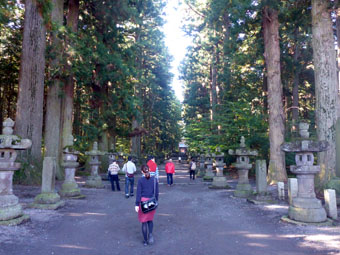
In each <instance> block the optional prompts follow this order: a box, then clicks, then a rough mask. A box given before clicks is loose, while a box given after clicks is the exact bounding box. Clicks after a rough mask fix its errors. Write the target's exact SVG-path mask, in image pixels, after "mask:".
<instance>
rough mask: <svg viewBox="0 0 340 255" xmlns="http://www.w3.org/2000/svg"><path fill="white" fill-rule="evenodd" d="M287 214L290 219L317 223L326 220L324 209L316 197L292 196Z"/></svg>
mask: <svg viewBox="0 0 340 255" xmlns="http://www.w3.org/2000/svg"><path fill="white" fill-rule="evenodd" d="M288 216H289V218H290V219H292V220H296V221H301V222H307V223H319V222H324V221H326V220H327V214H326V210H325V209H324V208H323V207H322V204H321V201H320V200H318V199H316V198H294V199H293V202H292V205H291V206H289V210H288Z"/></svg>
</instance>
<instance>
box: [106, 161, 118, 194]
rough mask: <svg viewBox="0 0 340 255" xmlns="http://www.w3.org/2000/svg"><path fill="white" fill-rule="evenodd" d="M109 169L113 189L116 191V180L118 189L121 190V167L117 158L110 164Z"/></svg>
mask: <svg viewBox="0 0 340 255" xmlns="http://www.w3.org/2000/svg"><path fill="white" fill-rule="evenodd" d="M108 171H109V178H110V182H111V189H112V191H115V185H114V182H115V183H116V186H117V190H118V191H120V187H119V178H118V172H119V171H120V167H119V165H118V164H117V160H113V162H112V163H111V164H110V165H109V169H108Z"/></svg>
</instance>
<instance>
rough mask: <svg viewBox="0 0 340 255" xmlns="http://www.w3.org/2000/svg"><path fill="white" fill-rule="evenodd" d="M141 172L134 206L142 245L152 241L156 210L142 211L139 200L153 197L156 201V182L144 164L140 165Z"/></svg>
mask: <svg viewBox="0 0 340 255" xmlns="http://www.w3.org/2000/svg"><path fill="white" fill-rule="evenodd" d="M142 174H143V175H144V177H145V178H140V179H139V180H138V185H137V193H136V206H135V210H136V212H137V213H138V220H139V222H141V223H142V233H143V237H144V246H147V245H148V244H153V243H154V238H153V235H152V230H153V218H154V216H155V213H156V210H153V211H151V212H148V213H143V212H142V209H141V202H143V201H147V200H149V199H150V198H152V197H155V198H156V199H157V201H158V193H159V191H158V182H157V181H156V179H155V177H154V176H152V177H151V176H150V171H149V167H148V166H146V165H143V166H142Z"/></svg>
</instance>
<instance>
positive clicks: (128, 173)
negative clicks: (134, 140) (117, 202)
mask: <svg viewBox="0 0 340 255" xmlns="http://www.w3.org/2000/svg"><path fill="white" fill-rule="evenodd" d="M122 170H123V172H124V173H125V197H126V198H129V197H133V186H134V183H135V176H134V174H135V172H136V165H135V163H133V162H132V157H131V156H128V161H127V162H126V163H125V164H124V166H123V169H122ZM129 186H130V193H129Z"/></svg>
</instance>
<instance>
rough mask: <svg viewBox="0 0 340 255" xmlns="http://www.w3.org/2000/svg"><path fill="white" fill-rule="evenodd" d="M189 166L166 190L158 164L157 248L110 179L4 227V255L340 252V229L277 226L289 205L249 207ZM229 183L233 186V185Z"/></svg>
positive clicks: (23, 190)
mask: <svg viewBox="0 0 340 255" xmlns="http://www.w3.org/2000/svg"><path fill="white" fill-rule="evenodd" d="M186 167H187V166H185V165H176V169H177V173H176V175H175V179H174V182H175V185H174V186H172V187H168V186H167V185H165V182H166V178H165V173H164V170H163V169H164V166H160V169H161V179H160V201H159V202H160V205H159V208H158V210H157V212H156V216H155V220H154V237H155V244H154V245H152V246H148V247H143V245H142V233H141V224H140V223H139V222H138V220H137V215H136V213H135V211H134V202H135V201H134V199H135V197H133V198H128V199H126V198H125V197H124V192H123V191H121V192H117V191H116V192H112V191H111V190H110V186H109V183H108V182H106V188H105V189H86V188H82V193H83V194H84V195H86V199H84V200H67V201H66V205H65V207H63V208H61V209H59V210H57V211H48V210H37V209H25V213H26V214H29V215H30V216H31V221H30V222H28V223H25V224H22V225H19V226H16V227H4V226H0V254H3V255H5V254H6V255H12V254H13V255H14V254H15V255H17V254H25V255H26V254H34V255H40V254H41V255H47V254H58V255H59V254H61V255H64V254H81V255H87V254H89V255H105V254H129V255H133V254H142V253H145V252H146V253H147V254H202V255H203V254H204V255H205V254H232V255H237V254H243V255H244V254H252V255H256V254H259V255H265V254H280V255H285V254H289V255H294V254H301V255H302V254H318V255H321V254H333V255H334V254H340V227H339V225H338V226H336V227H313V226H308V227H303V226H295V225H290V224H287V223H283V222H280V218H281V216H282V215H285V214H287V210H288V206H287V203H286V202H278V203H277V204H275V205H253V204H250V203H248V202H246V200H245V199H238V198H234V197H233V196H232V193H233V190H210V189H209V188H208V185H207V184H205V183H203V182H202V180H201V179H196V180H195V181H189V177H188V173H187V169H186ZM180 168H182V169H180ZM137 178H138V177H137ZM121 179H122V178H121ZM79 180H80V181H81V179H79ZM121 181H122V180H121ZM228 182H229V184H230V185H231V186H233V187H235V185H236V181H235V180H229V181H228ZM121 188H122V190H123V189H124V184H123V183H121ZM272 189H273V190H275V188H274V187H272ZM39 190H40V189H39V188H38V187H23V186H15V187H14V192H15V194H16V195H17V196H19V198H20V202H22V203H30V202H31V201H33V198H34V196H35V195H36V194H38V193H39Z"/></svg>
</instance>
